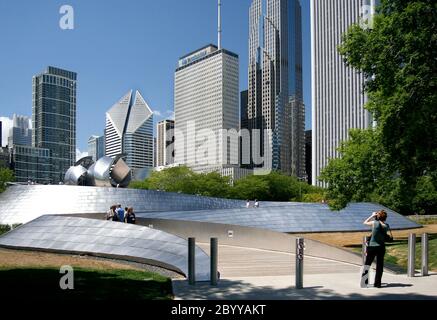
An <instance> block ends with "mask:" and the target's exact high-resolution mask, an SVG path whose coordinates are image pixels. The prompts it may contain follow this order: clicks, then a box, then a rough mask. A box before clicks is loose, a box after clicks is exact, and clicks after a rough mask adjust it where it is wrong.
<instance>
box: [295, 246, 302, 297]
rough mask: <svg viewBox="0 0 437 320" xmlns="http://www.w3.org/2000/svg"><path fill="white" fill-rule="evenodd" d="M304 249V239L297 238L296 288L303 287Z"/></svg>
mask: <svg viewBox="0 0 437 320" xmlns="http://www.w3.org/2000/svg"><path fill="white" fill-rule="evenodd" d="M303 249H304V239H303V238H297V239H296V289H302V288H303Z"/></svg>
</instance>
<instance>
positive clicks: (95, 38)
mask: <svg viewBox="0 0 437 320" xmlns="http://www.w3.org/2000/svg"><path fill="white" fill-rule="evenodd" d="M250 2H251V0H222V3H223V4H222V19H223V22H222V23H223V47H224V48H226V49H228V50H231V51H233V52H235V53H237V54H238V55H239V56H240V89H241V90H243V89H246V88H247V55H248V49H247V46H248V19H249V18H248V10H249V5H250ZM301 3H302V7H303V8H302V9H303V11H302V16H303V17H302V18H303V46H304V52H303V57H304V69H303V73H304V100H305V104H306V107H307V108H306V110H307V112H306V113H307V114H306V126H307V128H310V127H311V123H310V119H311V114H310V112H311V87H310V86H311V78H310V77H311V76H310V74H311V72H310V63H311V61H310V50H311V48H310V24H309V0H301ZM64 4H68V5H71V6H72V7H73V8H74V19H75V20H74V27H75V28H74V30H62V29H61V28H60V27H59V20H60V18H61V16H62V15H61V14H60V13H59V9H60V7H61V6H62V5H64ZM216 4H217V1H216V0H184V1H181V0H153V1H152V0H123V1H121V0H110V1H108V0H106V1H104V0H68V1H66V0H64V1H56V0H44V1H43V0H39V1H25V0H14V1H10V0H9V1H1V2H0V39H1V45H0V72H1V75H2V76H1V77H0V116H2V117H12V115H13V114H14V113H17V114H20V115H28V116H31V114H32V76H33V75H35V74H38V73H40V72H41V71H43V70H44V69H45V67H46V66H48V65H52V66H56V67H60V68H65V69H68V70H71V71H75V72H77V73H78V89H77V147H78V148H79V149H80V150H82V151H86V148H87V140H88V137H89V136H90V135H92V134H99V135H102V134H103V129H104V125H105V112H106V111H107V110H108V109H109V108H110V107H111V106H112V105H113V104H114V103H115V102H117V101H118V99H119V98H121V97H122V96H123V95H124V94H125V93H126V92H127V91H128V90H129V89H130V88H132V89H139V90H140V91H141V93H142V95H143V96H144V98H145V99H146V101H147V102H148V104H149V105H150V107H151V108H152V109H153V110H155V111H157V114H156V115H155V121H159V120H161V119H163V118H164V117H168V116H169V115H170V114H171V112H172V111H173V78H174V71H175V68H176V64H177V60H178V58H179V57H181V56H183V55H185V54H187V53H189V52H191V51H193V50H195V49H197V48H200V47H202V46H204V45H205V44H208V43H214V44H215V43H216V42H217V33H216V32H217V31H216V30H217V7H216ZM159 114H160V115H161V116H159Z"/></svg>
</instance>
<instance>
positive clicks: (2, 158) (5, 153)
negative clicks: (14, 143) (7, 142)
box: [0, 122, 9, 168]
mask: <svg viewBox="0 0 437 320" xmlns="http://www.w3.org/2000/svg"><path fill="white" fill-rule="evenodd" d="M0 123H1V122H0ZM0 134H1V132H0ZM0 168H9V148H7V147H1V146H0Z"/></svg>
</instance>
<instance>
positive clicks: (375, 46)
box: [321, 0, 437, 213]
mask: <svg viewBox="0 0 437 320" xmlns="http://www.w3.org/2000/svg"><path fill="white" fill-rule="evenodd" d="M377 12H378V13H377V15H376V16H375V18H374V21H373V26H372V28H364V27H360V26H359V25H354V26H352V27H351V28H350V30H349V31H348V32H347V33H346V34H345V35H344V37H343V42H342V45H341V46H340V48H339V51H340V53H341V54H342V55H343V57H344V60H345V63H346V64H347V65H349V66H351V67H354V68H356V69H358V70H359V71H360V72H362V73H363V75H364V76H365V78H366V79H367V80H366V83H365V87H364V89H365V91H366V93H367V95H368V103H367V105H366V108H367V109H368V110H369V111H370V112H371V113H372V115H373V118H374V119H375V120H376V122H377V126H376V128H375V129H374V130H363V131H357V132H355V133H352V134H351V139H350V141H349V142H346V143H345V144H343V145H342V146H341V147H340V153H341V154H342V156H343V158H344V160H343V159H335V160H332V161H331V162H330V164H329V165H328V167H327V168H326V169H325V170H324V172H323V174H322V176H321V179H322V180H323V181H325V182H328V183H329V192H328V195H329V197H330V198H332V200H331V202H330V203H331V206H332V207H333V208H336V209H339V208H342V207H344V206H345V205H346V204H347V203H348V202H349V201H355V200H359V201H362V200H367V199H376V198H378V199H381V200H382V201H383V202H384V201H385V202H391V203H393V204H394V205H395V206H396V207H397V208H398V209H399V210H400V211H401V212H404V213H407V212H409V211H411V210H413V208H414V207H415V206H416V207H417V205H419V204H418V203H419V202H420V201H421V200H420V195H419V194H418V192H419V191H420V192H425V191H424V190H423V188H427V189H426V190H428V191H429V192H430V193H432V192H433V191H432V190H435V189H436V186H437V180H436V179H435V178H436V174H435V172H437V161H436V159H437V125H436V124H437V112H436V111H437V90H436V89H437V88H436V85H437V84H436V75H437V73H436V70H437V59H436V58H435V57H436V56H437V24H436V21H437V2H435V1H432V0H427V1H426V0H416V1H403V0H382V2H381V6H380V7H379V9H378V11H377ZM354 157H356V158H354ZM379 171H380V172H379ZM425 177H426V178H425ZM419 186H421V188H418V187H419ZM428 191H427V192H428ZM428 196H430V195H429V194H428ZM428 196H427V198H429V197H428ZM430 197H431V198H433V196H430ZM419 206H420V205H419Z"/></svg>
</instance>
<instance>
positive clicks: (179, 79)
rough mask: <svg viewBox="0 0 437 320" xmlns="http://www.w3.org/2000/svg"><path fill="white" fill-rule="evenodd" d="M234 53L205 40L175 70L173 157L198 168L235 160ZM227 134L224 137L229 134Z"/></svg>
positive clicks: (214, 168)
mask: <svg viewBox="0 0 437 320" xmlns="http://www.w3.org/2000/svg"><path fill="white" fill-rule="evenodd" d="M238 89H239V88H238V55H236V54H235V53H232V52H230V51H228V50H225V49H219V48H217V47H216V46H214V45H212V44H210V45H208V46H206V47H203V48H201V49H199V50H196V51H194V52H192V53H190V54H188V55H186V56H184V57H182V58H180V59H179V64H178V67H177V69H176V72H175V96H174V108H175V162H176V163H178V164H186V165H188V166H189V167H191V168H192V169H193V170H195V171H198V172H210V171H220V170H221V169H222V168H223V167H226V166H228V165H238V163H239V153H238V140H239V138H238V130H239V105H238V101H239V98H238V95H239V90H238ZM228 134H229V135H230V136H229V135H228Z"/></svg>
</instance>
